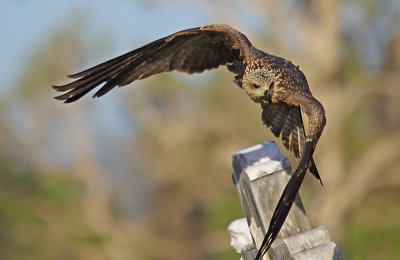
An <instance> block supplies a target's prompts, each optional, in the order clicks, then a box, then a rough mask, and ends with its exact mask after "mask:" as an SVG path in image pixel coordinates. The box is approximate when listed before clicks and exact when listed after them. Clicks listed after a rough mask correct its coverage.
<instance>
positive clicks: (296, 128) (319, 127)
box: [53, 24, 326, 259]
mask: <svg viewBox="0 0 400 260" xmlns="http://www.w3.org/2000/svg"><path fill="white" fill-rule="evenodd" d="M222 65H225V66H226V67H227V69H228V70H229V71H230V72H232V73H234V83H235V84H236V85H238V86H239V87H240V88H241V89H243V90H244V92H245V93H246V94H247V95H248V96H249V97H250V98H251V99H252V100H253V101H254V102H256V103H259V104H261V107H262V110H263V112H262V121H263V122H264V124H265V125H266V126H267V127H269V128H270V129H271V131H272V132H273V134H274V135H275V136H277V137H279V136H280V138H281V139H282V142H283V145H284V146H285V147H286V148H287V149H288V150H289V151H291V152H293V153H294V155H295V157H297V158H299V164H298V167H297V168H296V170H295V171H294V173H293V175H292V177H291V178H290V180H289V182H288V184H287V186H286V188H285V190H284V192H283V193H282V195H281V198H280V200H279V202H278V205H277V207H276V209H275V211H274V213H273V216H272V219H271V222H270V225H269V229H268V232H267V234H266V236H265V238H264V241H263V243H262V245H261V247H260V248H259V252H258V255H257V257H256V259H261V258H262V256H263V255H264V254H265V253H266V252H267V250H268V249H269V248H270V246H271V244H272V242H273V241H274V239H275V238H276V236H277V235H278V232H279V230H280V228H281V227H282V225H283V223H284V221H285V219H286V217H287V215H288V213H289V210H290V208H291V206H292V204H293V201H294V199H295V196H296V194H297V192H298V190H299V188H300V185H301V183H302V181H303V179H304V176H305V173H306V172H307V169H309V170H310V172H311V173H312V174H313V175H314V176H315V177H316V178H317V179H319V180H321V179H320V176H319V174H318V171H317V168H316V166H315V163H314V161H313V158H312V156H313V153H314V150H315V147H316V144H317V142H318V140H319V138H320V136H321V133H322V131H323V128H324V126H325V122H326V120H325V112H324V108H323V106H322V105H321V103H320V102H318V101H317V100H316V99H315V98H314V97H313V96H312V94H311V92H310V89H309V87H308V83H307V80H306V77H305V76H304V74H303V73H302V72H301V71H300V69H299V67H298V66H295V65H293V63H291V62H290V61H288V60H285V59H283V58H280V57H277V56H274V55H271V54H268V53H266V52H263V51H261V50H259V49H257V48H255V47H254V46H253V45H252V44H251V43H250V41H249V40H248V39H247V37H246V36H245V35H243V34H242V33H240V32H239V31H237V30H235V29H233V28H232V27H230V26H228V25H221V24H214V25H207V26H202V27H197V28H192V29H187V30H183V31H179V32H176V33H173V34H171V35H169V36H166V37H164V38H161V39H159V40H156V41H153V42H151V43H149V44H146V45H144V46H142V47H140V48H138V49H135V50H133V51H131V52H128V53H126V54H124V55H121V56H119V57H116V58H114V59H111V60H109V61H106V62H104V63H101V64H99V65H97V66H94V67H92V68H89V69H86V70H84V71H82V72H79V73H76V74H72V75H70V76H69V77H70V78H74V79H76V80H75V81H73V82H71V83H68V84H66V85H62V86H53V87H54V89H55V90H57V91H60V92H65V93H63V94H61V95H59V96H57V97H56V99H58V100H63V101H64V102H66V103H69V102H73V101H76V100H78V99H79V98H81V97H82V96H84V95H85V94H87V93H88V92H89V91H91V90H92V89H94V88H96V87H99V89H98V91H97V92H96V93H95V94H94V97H100V96H102V95H104V94H106V93H107V92H108V91H110V90H111V89H113V88H114V87H117V86H118V87H121V86H125V85H127V84H129V83H131V82H133V81H135V80H140V79H144V78H147V77H150V76H152V75H155V74H159V73H162V72H169V71H174V70H176V71H180V72H185V73H189V74H192V73H201V72H203V71H205V70H210V69H214V68H218V67H219V66H222ZM102 84H104V85H102ZM302 112H304V113H305V114H306V115H307V117H308V130H307V131H305V128H304V125H303V121H302ZM321 183H322V182H321Z"/></svg>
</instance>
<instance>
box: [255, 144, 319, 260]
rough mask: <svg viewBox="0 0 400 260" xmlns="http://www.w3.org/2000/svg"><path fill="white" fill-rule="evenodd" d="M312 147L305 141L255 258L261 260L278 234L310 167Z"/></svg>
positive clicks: (313, 145) (312, 145)
mask: <svg viewBox="0 0 400 260" xmlns="http://www.w3.org/2000/svg"><path fill="white" fill-rule="evenodd" d="M314 148H315V143H314V141H310V142H306V143H305V146H304V153H303V156H302V157H301V160H300V163H299V166H298V167H297V169H296V171H295V172H294V173H293V175H292V177H291V178H290V180H289V182H288V183H287V185H286V187H285V189H284V191H283V193H282V196H281V197H280V199H279V202H278V205H277V206H276V208H275V211H274V214H273V215H272V218H271V222H270V224H269V228H268V232H267V234H266V235H265V237H264V240H263V242H262V244H261V246H260V249H259V251H258V254H257V256H256V258H255V260H261V259H262V257H263V256H264V255H265V253H267V251H268V249H269V248H270V247H271V245H272V242H273V241H274V240H275V238H276V236H277V235H278V233H279V231H280V229H281V227H282V225H283V223H284V222H285V219H286V217H287V215H288V214H289V211H290V209H291V207H292V204H293V202H294V200H295V198H296V195H297V192H298V191H299V189H300V186H301V183H302V182H303V179H304V176H305V174H306V172H307V168H309V167H310V164H311V158H312V154H313V150H314Z"/></svg>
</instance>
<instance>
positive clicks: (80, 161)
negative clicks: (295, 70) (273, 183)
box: [0, 0, 400, 259]
mask: <svg viewBox="0 0 400 260" xmlns="http://www.w3.org/2000/svg"><path fill="white" fill-rule="evenodd" d="M212 23H226V24H230V25H231V26H233V27H234V28H236V29H238V30H240V31H242V32H243V33H245V34H246V35H247V36H248V37H249V39H250V40H251V41H252V43H253V44H254V45H255V46H256V47H258V48H260V49H262V50H265V51H267V52H269V53H271V54H275V55H278V56H282V57H285V58H286V59H289V60H291V61H292V62H293V63H294V64H296V65H300V67H301V69H302V71H303V72H304V73H305V74H306V75H307V78H308V81H309V84H310V87H311V90H312V92H313V94H314V96H316V97H317V98H318V99H319V100H320V101H321V103H323V104H324V106H325V109H326V112H327V120H328V121H327V125H326V128H325V131H324V133H323V135H322V138H321V140H320V143H319V145H318V147H317V150H316V153H315V157H314V158H315V161H316V163H317V166H318V168H319V171H320V174H321V176H322V178H323V180H324V184H325V186H324V187H323V188H322V187H321V186H320V185H319V183H318V182H317V181H316V180H315V179H313V178H311V177H307V178H306V180H305V183H304V185H303V187H302V189H301V195H302V198H303V201H304V204H305V208H306V210H307V213H308V216H309V218H310V221H311V222H312V225H313V226H314V227H317V226H320V225H324V226H325V227H326V228H328V230H329V231H330V234H331V237H332V238H333V240H334V241H335V242H336V243H338V244H339V246H340V248H341V250H342V251H343V253H344V255H345V257H346V258H348V259H395V258H399V257H400V247H399V246H398V241H400V204H399V202H398V201H399V198H400V148H399V147H400V131H399V130H400V91H399V82H400V30H399V28H400V2H399V1H397V0H387V1H372V0H361V1H356V0H343V1H317V0H301V1H288V0H284V1H282V0H281V1H278V0H271V1H261V0H251V1H239V0H235V1H228V0H219V1H194V0H193V1H179V0H171V1H159V0H152V1H144V0H143V1H140V0H138V1H133V0H118V1H112V2H111V1H106V0H96V1H94V0H91V1H79V0H71V1H49V0H48V1H45V0H36V1H32V0H18V1H15V0H14V1H11V0H3V1H2V4H1V9H0V33H1V59H0V71H1V78H2V79H1V83H0V133H1V134H0V258H1V259H238V258H239V256H238V255H237V254H236V253H235V252H234V250H233V249H232V248H231V247H230V246H229V235H228V233H227V231H226V228H227V226H228V224H229V223H230V222H231V221H232V220H234V219H236V218H240V217H242V216H243V212H242V209H241V206H240V204H239V199H238V197H237V194H236V191H235V189H234V186H233V184H232V182H231V155H232V153H234V152H236V151H238V150H242V149H244V148H247V147H250V146H253V145H255V144H258V143H260V142H263V141H267V140H275V141H276V139H275V138H274V137H273V136H272V134H271V133H270V132H269V130H268V129H266V128H265V127H264V126H263V125H262V123H261V121H260V114H261V109H260V107H259V106H258V105H257V104H254V103H253V102H251V101H250V99H249V98H248V97H247V96H246V95H245V94H244V93H243V92H242V91H241V90H240V89H239V88H237V87H236V86H235V85H234V84H233V83H232V82H231V81H232V79H233V78H232V75H231V74H230V73H229V72H228V71H227V70H226V69H225V68H222V69H220V70H214V71H211V72H207V73H204V74H201V75H193V76H188V75H182V74H179V73H175V72H174V73H169V74H161V75H158V76H154V77H151V78H149V79H147V80H144V81H138V82H135V83H134V84H132V85H131V86H129V87H126V88H121V89H116V90H113V91H112V92H110V93H109V94H107V95H106V96H104V97H101V98H99V99H91V98H90V97H85V98H83V99H82V100H79V101H78V102H76V103H73V104H68V105H65V104H62V103H61V102H59V101H56V100H54V99H53V97H54V96H55V95H56V94H57V93H56V92H55V91H54V90H52V88H51V85H52V84H64V83H67V82H69V80H68V79H67V78H66V75H67V74H71V73H74V72H77V71H80V70H81V69H84V68H87V67H89V66H93V65H96V64H97V63H99V62H102V61H105V60H107V59H110V58H113V57H115V56H117V55H120V54H123V53H125V52H128V51H130V50H132V49H135V48H137V47H140V46H141V45H143V44H146V43H148V42H150V41H153V40H156V39H158V38H161V37H163V36H166V35H169V34H171V33H173V32H176V31H178V30H182V29H186V28H191V27H196V26H200V25H205V24H212ZM277 143H279V144H280V141H277ZM286 154H287V155H288V156H290V154H288V153H286ZM289 158H290V159H291V161H292V162H293V163H294V164H293V165H292V167H295V166H296V165H295V160H294V158H293V157H289Z"/></svg>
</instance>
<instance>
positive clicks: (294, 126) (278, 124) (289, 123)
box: [261, 103, 322, 184]
mask: <svg viewBox="0 0 400 260" xmlns="http://www.w3.org/2000/svg"><path fill="white" fill-rule="evenodd" d="M261 107H262V109H263V112H262V121H263V122H264V124H265V125H266V126H267V127H269V128H270V129H271V131H272V133H273V134H274V135H275V136H276V137H279V136H281V139H282V143H283V145H284V146H285V147H286V149H288V150H289V152H293V154H294V156H295V157H296V158H300V156H301V154H303V151H304V144H305V131H304V124H303V118H302V116H301V110H300V108H299V107H296V106H289V105H287V104H283V103H282V104H266V103H263V104H262V105H261ZM309 170H310V172H311V173H312V174H313V175H314V176H315V177H316V178H317V179H318V180H319V181H320V182H321V184H322V180H321V177H320V176H319V173H318V170H317V167H316V166H315V163H314V159H311V163H310V166H309Z"/></svg>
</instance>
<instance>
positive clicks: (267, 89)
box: [263, 85, 269, 96]
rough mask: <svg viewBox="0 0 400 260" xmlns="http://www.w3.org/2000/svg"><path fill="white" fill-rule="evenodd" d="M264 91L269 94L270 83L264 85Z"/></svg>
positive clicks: (265, 94)
mask: <svg viewBox="0 0 400 260" xmlns="http://www.w3.org/2000/svg"><path fill="white" fill-rule="evenodd" d="M263 91H264V96H267V95H268V91H269V86H268V85H264V86H263Z"/></svg>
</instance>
